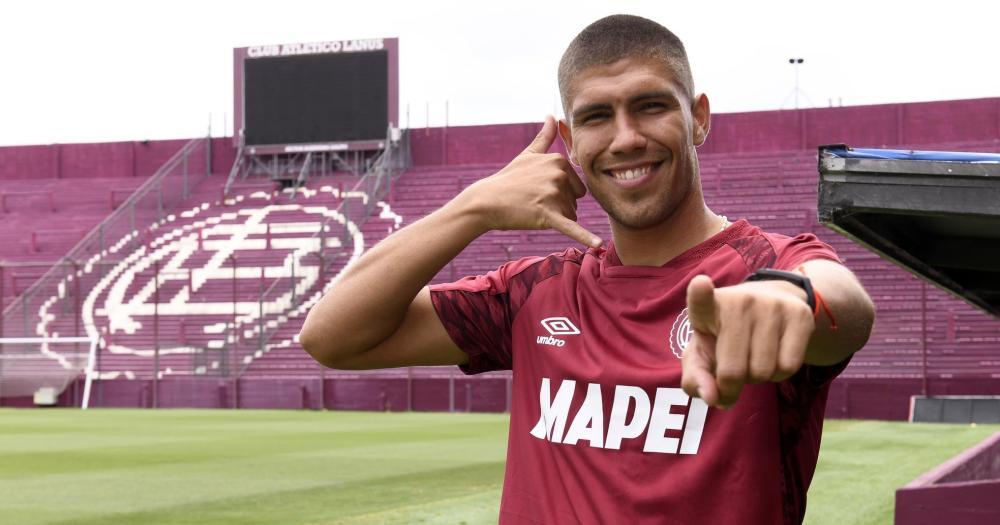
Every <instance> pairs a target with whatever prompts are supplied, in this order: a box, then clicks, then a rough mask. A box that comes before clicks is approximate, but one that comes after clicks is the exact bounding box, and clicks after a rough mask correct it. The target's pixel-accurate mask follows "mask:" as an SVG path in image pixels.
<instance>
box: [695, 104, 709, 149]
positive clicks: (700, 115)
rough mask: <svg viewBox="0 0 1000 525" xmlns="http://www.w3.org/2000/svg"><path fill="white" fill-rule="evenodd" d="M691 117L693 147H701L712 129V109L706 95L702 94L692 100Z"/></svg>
mask: <svg viewBox="0 0 1000 525" xmlns="http://www.w3.org/2000/svg"><path fill="white" fill-rule="evenodd" d="M691 116H692V117H693V118H694V145H695V146H701V145H702V144H704V143H705V139H707V138H708V130H709V129H710V128H711V127H712V109H711V108H710V107H709V104H708V95H706V94H704V93H702V94H700V95H698V96H696V97H695V98H694V104H693V105H692V107H691Z"/></svg>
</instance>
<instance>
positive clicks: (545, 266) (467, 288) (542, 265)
mask: <svg viewBox="0 0 1000 525" xmlns="http://www.w3.org/2000/svg"><path fill="white" fill-rule="evenodd" d="M583 256H584V253H583V252H580V251H579V250H577V249H574V248H570V249H567V250H566V251H564V252H562V253H554V254H551V255H548V256H546V257H527V258H524V259H518V260H516V261H511V262H509V263H506V264H504V265H502V266H500V267H499V268H497V269H496V270H494V271H492V272H489V273H487V274H485V275H477V276H475V277H466V278H464V279H460V280H458V281H455V282H453V283H448V284H438V285H434V286H431V303H432V304H433V305H434V310H435V311H436V312H437V315H438V319H440V320H441V324H442V325H443V326H444V329H445V330H446V331H447V332H448V335H449V336H450V337H451V340H452V341H454V342H455V345H457V346H458V347H459V348H460V349H461V350H462V351H463V352H465V353H466V354H467V355H468V356H469V363H468V364H467V365H464V366H462V367H461V368H462V371H463V372H465V373H466V374H479V373H482V372H489V371H492V370H510V369H511V368H512V367H513V366H514V358H513V342H512V338H513V330H512V327H513V325H514V319H515V318H516V317H517V313H518V312H519V311H520V309H521V305H523V304H524V303H525V301H527V300H528V297H529V296H530V295H531V292H532V290H533V289H534V287H535V285H536V284H538V283H540V282H542V281H544V280H546V279H549V278H551V277H554V276H557V275H559V274H561V273H562V272H563V269H564V268H566V265H567V263H570V264H577V265H578V264H579V262H580V260H581V259H582V258H583Z"/></svg>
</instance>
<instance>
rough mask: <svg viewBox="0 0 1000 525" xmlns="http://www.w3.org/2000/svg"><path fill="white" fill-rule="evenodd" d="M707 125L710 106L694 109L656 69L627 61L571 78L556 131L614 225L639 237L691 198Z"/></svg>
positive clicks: (671, 78) (702, 101)
mask: <svg viewBox="0 0 1000 525" xmlns="http://www.w3.org/2000/svg"><path fill="white" fill-rule="evenodd" d="M708 119H709V110H708V99H707V98H705V97H704V95H701V96H699V97H697V103H696V104H692V102H691V100H690V98H689V97H688V96H687V95H685V93H684V91H683V89H682V88H681V87H680V84H679V83H678V81H677V80H676V76H675V75H674V74H673V72H672V71H670V69H669V68H667V67H666V66H665V65H664V64H663V63H662V62H660V61H657V60H654V59H648V58H626V59H622V60H619V61H618V62H614V63H612V64H609V65H603V66H595V67H592V68H588V69H585V70H583V71H581V72H580V73H578V74H577V75H576V76H575V78H574V80H573V83H572V85H571V86H570V93H569V108H568V115H567V120H568V121H569V130H567V129H565V127H561V128H560V131H561V132H562V134H563V140H564V141H566V143H567V146H569V148H570V152H571V156H572V158H573V160H574V161H576V162H577V163H578V164H579V165H580V166H581V167H582V168H583V172H584V175H585V178H586V182H587V187H588V188H589V190H590V192H591V193H592V194H593V195H594V198H595V199H597V202H598V203H600V205H601V207H602V208H604V210H605V211H606V212H607V213H608V215H609V216H610V217H611V220H612V222H613V223H617V224H618V225H619V226H622V227H625V228H628V229H645V228H649V227H652V226H655V225H658V224H660V223H662V222H663V221H665V220H666V219H668V218H670V216H671V215H673V213H674V212H675V211H676V210H677V209H678V207H679V206H680V205H681V204H682V203H684V202H685V199H688V198H690V197H691V195H692V193H691V192H692V188H694V187H695V186H694V185H695V184H696V182H697V162H698V161H697V157H696V154H695V145H700V144H701V143H702V142H703V141H704V139H705V135H706V134H707V132H708Z"/></svg>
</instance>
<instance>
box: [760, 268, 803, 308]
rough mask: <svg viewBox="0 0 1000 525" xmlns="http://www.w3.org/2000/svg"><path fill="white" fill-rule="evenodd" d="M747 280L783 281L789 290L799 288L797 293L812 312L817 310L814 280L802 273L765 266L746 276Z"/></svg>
mask: <svg viewBox="0 0 1000 525" xmlns="http://www.w3.org/2000/svg"><path fill="white" fill-rule="evenodd" d="M745 282H768V283H781V284H784V285H787V286H785V288H786V289H788V290H789V291H791V288H795V289H797V290H798V291H797V292H796V295H798V296H799V297H801V298H802V299H803V301H805V303H806V305H807V306H808V307H809V310H810V311H811V312H815V311H816V295H815V292H814V291H813V288H812V282H811V281H810V280H809V278H808V277H806V276H804V275H802V274H799V273H794V272H788V271H784V270H775V269H773V268H763V269H760V270H757V271H756V272H754V273H752V274H750V276H749V277H747V278H746V280H745ZM789 287H791V288H789Z"/></svg>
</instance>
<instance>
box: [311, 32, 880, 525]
mask: <svg viewBox="0 0 1000 525" xmlns="http://www.w3.org/2000/svg"><path fill="white" fill-rule="evenodd" d="M559 89H560V91H561V94H562V102H563V106H564V108H565V112H566V115H567V118H566V120H565V121H559V122H556V121H555V120H553V119H552V118H551V117H550V118H547V119H546V120H545V124H544V125H543V126H542V129H541V131H540V132H539V134H538V136H537V137H536V138H535V139H534V141H533V142H532V143H531V144H530V145H529V146H528V147H527V149H525V150H524V151H523V152H522V153H521V154H520V155H518V156H517V157H516V158H515V159H513V160H512V161H511V162H510V164H508V165H507V166H506V167H505V168H503V169H502V170H500V171H499V172H498V173H496V174H494V175H492V176H490V177H487V178H485V179H482V180H480V181H478V182H476V183H475V184H473V185H471V186H469V187H468V188H466V189H465V190H464V191H462V192H461V193H460V194H459V195H457V196H456V197H455V198H454V199H452V200H451V201H450V202H448V203H447V204H445V205H444V206H443V207H441V208H440V209H438V210H437V211H435V212H433V213H431V214H430V215H428V216H426V217H424V218H423V219H421V220H419V221H417V222H416V223H414V224H412V225H410V226H408V227H406V228H404V229H402V230H400V231H398V232H396V233H394V234H393V235H391V236H389V237H388V238H387V239H385V240H383V241H382V242H381V243H379V244H378V245H377V246H375V247H374V248H372V249H371V250H370V251H368V252H367V253H366V254H364V255H363V256H362V257H361V258H360V259H359V260H358V261H357V262H356V263H355V264H353V265H351V266H350V267H348V268H347V269H345V270H344V272H343V274H342V277H341V279H340V281H339V282H338V283H337V284H336V286H335V287H334V288H333V290H332V291H331V292H330V293H329V294H327V295H326V296H325V297H324V298H323V299H322V300H321V301H320V302H319V303H318V304H317V305H316V306H315V307H314V308H313V309H312V311H311V312H310V313H309V316H308V318H307V320H306V323H305V326H304V327H303V329H302V332H301V334H300V340H301V342H302V345H303V346H304V347H305V349H306V350H307V351H308V352H309V353H310V354H311V355H312V356H313V357H315V358H316V359H317V360H318V361H319V362H321V363H323V364H325V365H327V366H330V367H334V368H341V369H371V368H388V367H399V366H411V365H447V364H455V365H459V366H461V367H462V369H463V370H464V371H465V372H467V373H470V374H475V373H479V372H484V371H488V370H497V369H512V370H513V399H512V405H511V416H510V435H509V445H508V451H507V467H506V473H505V479H504V489H503V497H502V501H501V506H500V522H501V523H560V524H561V523H628V524H638V523H678V524H727V523H738V524H756V523H759V524H775V523H799V522H801V521H802V519H803V516H804V515H805V498H806V490H807V488H808V486H809V482H810V479H811V478H812V474H813V471H814V469H815V466H816V458H817V454H818V452H819V444H820V433H821V431H822V424H823V412H824V405H825V403H826V396H827V391H828V388H829V384H830V381H831V380H832V379H833V378H834V377H835V376H836V375H837V374H838V373H840V371H841V370H843V369H844V367H845V366H846V365H847V362H848V360H849V359H850V357H851V355H852V353H853V352H854V351H856V350H857V349H859V348H861V346H862V345H863V344H864V343H865V341H866V340H867V338H868V334H869V331H870V329H871V324H872V319H873V315H874V314H873V310H874V309H873V306H872V303H871V301H870V299H869V298H868V296H867V295H866V293H865V292H864V290H863V289H862V287H861V286H860V284H859V283H858V281H857V280H856V279H855V277H854V276H853V275H852V274H851V272H850V271H848V270H847V269H845V268H844V267H843V266H842V265H841V264H840V262H839V260H838V258H837V255H836V254H835V253H834V252H833V250H832V249H831V248H830V247H829V246H827V245H826V244H824V243H822V242H820V241H818V240H817V239H816V237H815V236H813V235H811V234H803V235H799V236H796V237H786V236H783V235H777V234H770V233H767V232H763V231H761V230H760V229H759V228H757V227H755V226H753V225H752V224H749V223H748V222H747V221H745V220H737V221H735V222H732V223H730V222H729V220H727V219H726V217H724V216H721V215H718V214H716V213H714V212H713V211H711V210H710V209H709V208H708V207H707V206H706V204H705V202H704V199H703V196H702V190H701V183H700V179H699V171H698V157H697V154H696V151H695V150H696V147H697V146H699V145H701V144H702V143H703V142H704V141H705V138H706V137H707V136H708V132H709V124H710V111H709V102H708V98H707V97H706V96H705V95H704V94H696V92H695V91H694V83H693V81H692V77H691V72H690V68H689V65H688V60H687V57H686V54H685V51H684V47H683V45H682V44H681V42H680V40H678V38H677V37H676V36H674V35H673V34H672V33H671V32H670V31H668V30H667V29H666V28H664V27H662V26H661V25H659V24H657V23H655V22H652V21H650V20H646V19H643V18H639V17H635V16H626V15H616V16H611V17H607V18H604V19H601V20H599V21H597V22H595V23H593V24H591V25H590V26H589V27H587V28H586V29H584V30H583V31H582V32H581V33H580V34H579V35H578V36H577V37H576V38H575V39H574V40H573V41H572V43H570V45H569V48H568V49H567V50H566V52H565V54H564V55H563V58H562V60H561V62H560V64H559ZM557 133H558V134H559V135H561V137H562V140H563V141H564V142H565V144H566V145H567V149H568V151H569V160H567V159H566V158H564V157H563V156H561V155H560V154H556V153H546V152H547V151H548V149H549V147H550V146H551V145H552V143H553V141H554V140H555V137H556V135H557ZM570 161H572V163H573V164H576V165H578V166H579V167H580V169H581V170H582V172H583V181H581V179H580V177H578V176H577V174H576V172H575V171H574V169H573V167H572V166H571V164H570ZM588 190H589V191H590V192H591V194H592V195H593V196H594V198H595V199H596V200H597V201H598V202H599V203H600V205H601V207H602V208H603V209H604V210H605V211H606V212H607V214H608V218H609V220H610V222H611V232H612V237H613V238H612V240H610V242H607V243H606V244H605V243H604V242H603V241H602V240H601V239H599V238H598V237H597V236H595V235H593V234H592V233H590V232H589V231H587V230H586V229H584V228H583V227H582V226H580V225H579V224H578V223H577V222H576V201H577V199H579V198H581V197H583V196H584V194H585V193H586V192H587V191H588ZM549 228H552V229H556V230H558V231H560V232H563V233H564V234H566V235H567V236H569V237H570V238H572V239H575V240H576V241H578V242H580V243H582V244H584V245H585V246H587V249H586V251H581V250H578V249H575V248H570V249H567V250H566V251H564V252H562V253H556V254H552V255H548V256H542V257H531V258H525V259H520V260H516V261H511V262H508V263H506V264H504V265H503V266H501V267H500V268H499V269H497V270H495V271H492V272H489V273H487V274H486V275H481V276H476V277H468V278H465V279H462V280H460V281H457V282H454V283H451V284H444V285H437V286H430V287H428V286H427V283H428V282H429V281H430V280H431V279H432V278H433V277H434V275H435V274H437V272H438V271H439V270H440V269H441V268H442V267H444V266H445V265H446V264H447V263H448V262H449V261H450V260H451V259H453V258H454V257H455V256H457V255H458V254H459V252H461V251H462V249H463V248H465V247H466V246H467V245H468V244H469V243H470V242H472V241H473V240H474V239H476V238H477V237H479V236H480V235H482V234H484V233H486V232H488V231H491V230H528V229H549Z"/></svg>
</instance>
